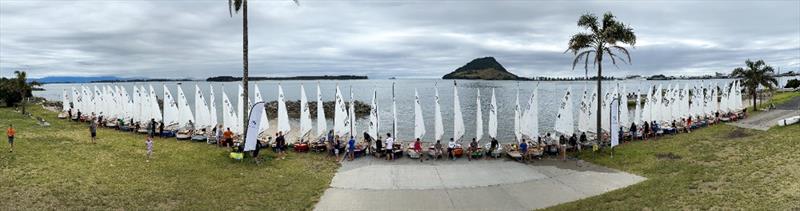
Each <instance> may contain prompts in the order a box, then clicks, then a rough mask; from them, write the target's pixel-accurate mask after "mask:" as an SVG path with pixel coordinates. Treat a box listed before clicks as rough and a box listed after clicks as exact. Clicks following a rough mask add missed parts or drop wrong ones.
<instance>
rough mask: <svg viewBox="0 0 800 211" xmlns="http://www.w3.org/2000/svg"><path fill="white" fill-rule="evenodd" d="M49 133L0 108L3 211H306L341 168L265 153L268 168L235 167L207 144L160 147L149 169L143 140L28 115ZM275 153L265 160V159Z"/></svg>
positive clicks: (37, 112) (318, 159)
mask: <svg viewBox="0 0 800 211" xmlns="http://www.w3.org/2000/svg"><path fill="white" fill-rule="evenodd" d="M29 111H31V112H32V113H33V115H34V116H40V117H44V118H45V119H47V121H48V122H50V123H51V124H52V125H51V126H49V127H42V126H39V125H38V124H37V123H36V121H35V120H33V119H31V118H29V117H24V116H23V115H21V114H19V113H17V112H13V111H12V109H10V108H5V107H1V108H0V125H2V126H0V127H1V128H2V129H3V130H2V132H3V134H4V135H5V129H6V128H7V127H8V124H10V123H11V124H14V126H15V127H16V129H17V138H16V144H17V145H16V150H15V151H14V152H13V153H9V152H8V144H7V142H6V139H5V136H3V137H4V138H3V141H2V148H0V149H2V150H0V206H1V207H2V208H0V209H2V210H20V209H25V210H27V209H34V210H42V209H59V210H60V209H69V210H76V209H101V210H108V209H131V210H142V209H145V210H152V209H189V210H223V209H258V210H275V209H279V210H310V209H313V207H314V205H315V204H316V202H317V201H318V200H319V198H320V197H321V196H322V193H323V191H325V189H326V188H327V187H328V186H329V184H330V181H331V178H332V177H333V174H334V173H335V172H336V168H337V167H338V164H337V163H336V162H334V161H333V159H329V158H327V157H325V156H323V155H319V154H307V153H301V154H298V153H291V154H289V156H288V157H287V158H286V160H274V157H275V154H274V153H272V152H271V151H269V150H262V154H264V155H265V156H264V158H265V161H264V162H262V163H261V164H260V165H257V164H255V163H253V162H251V161H248V160H246V161H244V162H238V161H233V160H231V159H229V158H228V157H227V153H228V151H227V150H226V149H223V148H218V147H215V146H209V145H207V144H205V143H196V142H186V141H181V142H178V141H176V140H175V139H174V138H173V139H158V138H156V140H155V147H154V159H153V160H150V162H145V145H144V140H145V136H143V135H135V134H131V133H123V132H119V131H115V130H111V129H98V137H99V139H98V143H97V144H92V143H91V141H90V139H89V130H88V126H87V125H85V124H78V123H74V122H67V121H65V120H60V119H57V118H55V116H56V114H55V113H52V112H48V111H46V110H44V109H42V108H41V107H40V106H30V107H29ZM267 151H269V152H267Z"/></svg>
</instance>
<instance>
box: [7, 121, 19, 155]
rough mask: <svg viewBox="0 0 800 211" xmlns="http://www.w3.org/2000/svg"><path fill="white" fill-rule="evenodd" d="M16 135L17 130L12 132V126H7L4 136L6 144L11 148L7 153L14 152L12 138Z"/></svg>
mask: <svg viewBox="0 0 800 211" xmlns="http://www.w3.org/2000/svg"><path fill="white" fill-rule="evenodd" d="M16 135H17V130H14V125H12V124H9V125H8V129H7V130H6V136H8V144H9V145H11V148H10V149H9V150H8V152H14V136H16Z"/></svg>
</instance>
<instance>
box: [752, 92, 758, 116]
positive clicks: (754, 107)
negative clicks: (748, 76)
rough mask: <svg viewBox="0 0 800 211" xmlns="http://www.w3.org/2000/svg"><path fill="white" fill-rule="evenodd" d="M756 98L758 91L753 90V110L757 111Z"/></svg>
mask: <svg viewBox="0 0 800 211" xmlns="http://www.w3.org/2000/svg"><path fill="white" fill-rule="evenodd" d="M756 98H758V93H756V91H755V90H753V111H757V110H758V107H756Z"/></svg>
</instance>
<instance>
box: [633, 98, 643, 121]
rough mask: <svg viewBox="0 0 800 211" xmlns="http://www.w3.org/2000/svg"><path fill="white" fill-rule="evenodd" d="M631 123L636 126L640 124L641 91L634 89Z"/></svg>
mask: <svg viewBox="0 0 800 211" xmlns="http://www.w3.org/2000/svg"><path fill="white" fill-rule="evenodd" d="M633 123H636V125H637V126H641V124H642V93H641V92H640V91H639V90H636V108H635V109H634V110H633Z"/></svg>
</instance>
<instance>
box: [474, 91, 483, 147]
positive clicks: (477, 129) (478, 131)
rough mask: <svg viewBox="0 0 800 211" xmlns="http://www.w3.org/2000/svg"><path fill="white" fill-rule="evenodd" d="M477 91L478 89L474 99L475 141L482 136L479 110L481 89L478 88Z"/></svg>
mask: <svg viewBox="0 0 800 211" xmlns="http://www.w3.org/2000/svg"><path fill="white" fill-rule="evenodd" d="M477 91H478V97H477V98H476V100H475V105H476V106H477V107H476V108H475V111H476V112H475V113H476V117H475V139H476V140H477V141H480V140H481V138H482V137H483V113H482V111H481V90H480V89H478V90H477Z"/></svg>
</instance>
